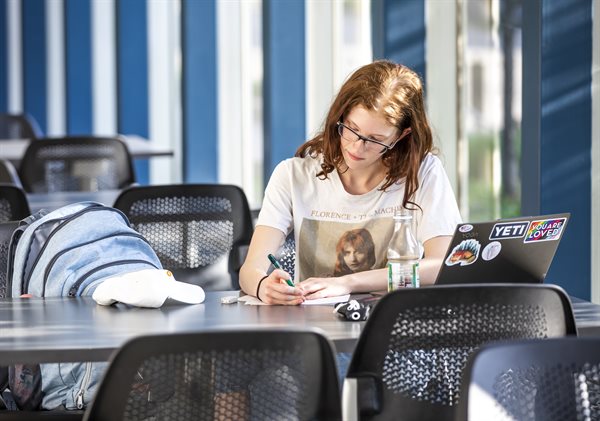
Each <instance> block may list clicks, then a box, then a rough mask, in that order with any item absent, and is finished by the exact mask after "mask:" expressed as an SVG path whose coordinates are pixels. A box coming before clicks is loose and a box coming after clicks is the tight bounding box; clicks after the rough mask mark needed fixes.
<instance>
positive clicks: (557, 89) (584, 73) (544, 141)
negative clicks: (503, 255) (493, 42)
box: [521, 0, 593, 299]
mask: <svg viewBox="0 0 600 421" xmlns="http://www.w3.org/2000/svg"><path fill="white" fill-rule="evenodd" d="M592 3H593V1H592V0H573V1H569V2H564V1H562V0H529V1H527V2H524V3H523V123H522V128H523V146H522V158H521V160H522V162H521V174H522V176H521V177H522V197H523V198H522V212H523V214H530V215H531V214H547V213H557V212H570V213H571V220H570V222H569V224H568V226H567V228H566V231H565V232H564V234H563V238H562V240H561V244H560V245H559V248H558V251H557V253H556V255H555V257H554V260H553V262H552V266H551V267H550V271H549V272H548V275H547V278H546V280H547V282H550V283H555V284H558V285H561V286H562V287H563V288H565V289H566V290H567V292H568V293H569V294H571V295H573V296H577V297H580V298H584V299H589V298H590V293H591V256H590V247H591V217H592V215H591V137H592V132H591V130H592V126H591V107H592V98H591V82H592V80H591V66H592Z"/></svg>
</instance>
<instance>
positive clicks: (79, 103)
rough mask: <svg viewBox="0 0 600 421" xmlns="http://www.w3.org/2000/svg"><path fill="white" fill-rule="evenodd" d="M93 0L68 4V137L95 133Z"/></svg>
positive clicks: (69, 0)
mask: <svg viewBox="0 0 600 421" xmlns="http://www.w3.org/2000/svg"><path fill="white" fill-rule="evenodd" d="M90 5H91V3H90V0H65V3H64V6H65V72H66V91H67V92H66V112H67V133H68V134H89V133H91V132H92V38H91V33H90V31H91V7H90Z"/></svg>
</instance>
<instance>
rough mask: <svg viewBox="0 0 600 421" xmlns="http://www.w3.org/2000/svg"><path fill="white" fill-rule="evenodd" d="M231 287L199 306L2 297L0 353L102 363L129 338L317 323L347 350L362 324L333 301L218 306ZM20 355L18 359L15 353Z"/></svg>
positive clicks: (34, 360) (30, 358) (338, 346)
mask: <svg viewBox="0 0 600 421" xmlns="http://www.w3.org/2000/svg"><path fill="white" fill-rule="evenodd" d="M232 294H234V295H235V294H237V291H235V292H232V291H224V292H223V291H219V292H207V293H206V300H205V302H204V303H203V304H198V305H179V304H175V305H165V306H163V307H162V308H160V309H146V308H135V307H128V306H126V305H124V304H117V305H113V306H107V307H105V306H100V305H97V304H96V303H95V302H94V301H93V299H92V298H91V297H80V298H75V299H74V298H66V297H59V298H46V299H40V298H29V299H21V298H16V299H3V300H0V359H2V360H4V361H16V360H19V361H20V362H23V363H39V362H69V361H106V360H108V359H109V357H110V356H111V354H112V353H113V352H114V351H115V350H117V349H118V348H119V347H120V346H121V345H123V343H125V342H126V341H127V340H128V339H130V338H132V337H134V336H139V335H148V334H165V333H183V332H202V331H207V330H223V329H251V328H256V327H257V326H260V327H261V328H262V327H265V328H290V327H293V328H318V329H321V330H322V331H323V332H324V333H325V335H326V336H327V337H328V338H329V339H330V340H332V341H333V343H334V344H335V347H336V349H337V350H338V351H344V352H351V350H352V349H353V347H354V345H355V342H356V340H357V339H358V336H359V335H360V331H361V329H362V327H363V325H364V322H348V321H343V320H342V319H341V318H339V317H338V316H337V315H335V314H334V313H333V307H332V306H296V307H287V306H248V305H243V304H221V303H220V299H221V297H224V296H227V295H232ZM17 355H18V357H16V356H17Z"/></svg>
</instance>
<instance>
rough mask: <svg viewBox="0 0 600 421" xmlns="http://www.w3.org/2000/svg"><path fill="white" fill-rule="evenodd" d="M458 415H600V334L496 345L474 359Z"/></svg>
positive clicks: (555, 420)
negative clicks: (599, 336) (594, 336)
mask: <svg viewBox="0 0 600 421" xmlns="http://www.w3.org/2000/svg"><path fill="white" fill-rule="evenodd" d="M461 395H462V398H461V401H460V404H459V405H458V410H457V418H456V420H460V421H467V420H468V421H474V420H482V421H483V420H485V421H493V420H504V421H509V420H532V421H533V420H544V421H563V420H598V419H600V338H559V339H546V340H529V341H519V342H511V343H502V344H494V345H488V346H485V347H482V348H481V349H479V350H477V351H476V352H475V353H474V354H473V355H472V356H471V357H470V358H469V362H468V363H467V366H466V368H465V371H464V374H463V381H462V384H461Z"/></svg>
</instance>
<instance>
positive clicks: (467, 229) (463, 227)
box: [458, 224, 473, 232]
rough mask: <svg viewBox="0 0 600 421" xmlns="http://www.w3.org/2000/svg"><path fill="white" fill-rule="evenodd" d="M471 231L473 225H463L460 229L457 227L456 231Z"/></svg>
mask: <svg viewBox="0 0 600 421" xmlns="http://www.w3.org/2000/svg"><path fill="white" fill-rule="evenodd" d="M472 229H473V225H471V224H465V225H461V226H460V227H458V230H459V231H460V232H469V231H471V230H472Z"/></svg>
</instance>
